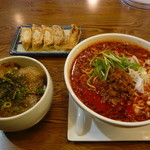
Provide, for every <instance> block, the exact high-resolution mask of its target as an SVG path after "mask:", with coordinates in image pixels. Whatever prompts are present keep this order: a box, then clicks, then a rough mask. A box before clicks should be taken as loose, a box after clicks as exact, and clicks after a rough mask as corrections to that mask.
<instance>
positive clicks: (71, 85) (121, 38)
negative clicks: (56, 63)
mask: <svg viewBox="0 0 150 150" xmlns="http://www.w3.org/2000/svg"><path fill="white" fill-rule="evenodd" d="M110 41H111V42H112V41H113V42H119V43H122V42H123V43H128V44H129V45H130V44H132V45H137V46H139V47H141V48H143V49H146V50H148V51H149V47H150V43H149V42H147V41H145V40H143V39H140V38H138V37H134V36H131V35H126V34H117V33H108V34H101V35H96V36H93V37H90V38H88V39H86V40H84V41H82V42H81V43H79V44H78V45H77V46H76V47H75V48H74V49H73V50H72V51H71V52H70V54H69V55H68V57H67V59H66V62H65V68H64V76H65V82H66V85H67V88H68V90H69V93H70V94H71V95H72V97H73V100H74V101H75V102H76V103H77V104H78V105H79V107H81V108H82V109H83V110H84V111H86V112H88V113H89V114H90V115H91V116H92V118H93V117H94V118H97V119H100V120H103V121H106V122H109V123H112V124H116V125H122V126H141V125H146V124H149V123H150V120H149V101H148V98H147V102H146V105H147V108H146V111H147V115H146V116H148V117H147V118H146V119H144V117H143V116H142V118H140V117H139V118H133V119H131V118H132V117H133V116H132V115H133V114H132V113H133V112H130V115H129V116H127V117H129V118H130V119H129V120H128V119H124V120H123V119H120V118H113V115H112V117H109V115H110V114H111V113H113V111H114V110H119V109H120V111H118V112H117V111H116V114H117V113H118V115H119V114H120V113H121V111H122V110H121V108H119V107H118V104H119V105H122V106H124V105H125V104H126V106H132V107H133V101H135V100H134V96H135V95H134V94H133V93H132V92H129V91H130V90H131V89H135V91H137V93H142V92H143V91H142V88H141V87H140V88H139V89H138V86H139V85H141V82H140V81H139V80H138V81H139V82H136V80H134V82H133V83H132V82H131V81H130V80H129V81H127V83H123V84H119V85H118V86H120V89H121V88H122V87H125V88H126V87H127V86H126V84H127V85H129V86H128V87H127V88H129V89H128V90H127V91H126V90H124V88H122V90H121V92H122V93H123V94H122V95H124V96H122V95H118V94H116V93H114V91H113V92H112V95H111V94H109V93H110V89H109V88H108V87H109V85H106V86H104V88H103V89H102V90H103V92H102V93H103V94H101V95H100V97H102V99H103V100H104V99H105V98H106V99H105V100H104V101H103V102H100V103H98V102H95V104H94V105H95V106H94V108H91V107H89V105H87V103H85V101H86V99H88V97H89V95H90V94H89V93H90V92H91V91H92V92H93V91H94V90H92V87H89V88H88V86H93V81H94V80H96V81H98V79H97V78H98V77H95V75H94V76H93V71H91V73H90V71H89V70H88V71H87V70H86V71H87V72H88V73H89V74H90V75H91V76H92V77H90V75H88V78H86V79H84V78H82V80H81V83H82V82H83V84H84V80H85V81H87V80H88V81H89V82H88V83H87V82H86V83H87V84H89V85H88V86H87V85H86V86H85V89H82V88H83V87H82V84H81V83H80V85H79V86H78V87H75V86H76V80H80V79H79V78H80V75H79V76H76V77H77V78H76V79H75V80H74V81H73V80H72V78H74V76H72V70H75V68H76V66H75V65H74V64H75V63H74V62H75V59H77V58H78V57H79V55H80V56H81V55H82V54H83V53H84V50H85V49H86V48H87V47H90V46H91V45H93V44H95V43H99V42H100V43H103V42H110ZM107 48H108V47H107ZM107 48H106V49H103V50H108V49H110V48H108V49H107ZM101 51H102V50H101ZM112 51H114V50H111V52H112ZM85 53H86V52H85ZM132 53H133V54H134V52H132ZM137 53H138V52H137ZM111 54H112V53H109V52H108V53H107V52H106V53H105V54H104V55H107V56H108V57H110V56H109V55H111ZM101 55H102V54H100V55H99V54H98V55H97V54H96V56H94V57H93V56H91V58H92V59H93V58H94V59H95V58H96V59H99V57H101ZM118 55H119V59H120V60H121V61H122V59H123V61H124V54H123V55H122V54H121V53H120V52H119V54H118ZM135 56H136V54H135ZM147 56H149V54H147ZM81 57H83V58H84V57H86V56H84V55H82V56H81ZM81 57H80V58H81ZM117 58H118V56H117ZM105 59H106V58H105ZM127 59H128V58H127ZM133 59H134V62H133V61H132V60H128V61H130V62H131V64H130V63H129V66H125V67H127V70H128V71H127V72H129V70H130V71H131V72H132V69H133V70H134V71H135V72H136V71H137V70H138V66H136V65H135V64H136V61H137V59H136V58H133ZM92 61H93V60H92ZM110 61H111V60H108V62H107V64H108V63H109V62H110ZM89 62H90V61H89ZM105 62H106V60H105ZM83 63H84V62H83ZM90 63H91V62H90ZM113 63H115V62H113ZM125 63H126V64H127V63H128V62H125ZM147 63H148V62H147ZM76 64H77V62H76ZM91 64H92V63H91ZM91 64H90V65H91ZM73 65H74V66H73ZM82 65H83V64H82ZM82 65H81V66H82ZM100 65H101V63H100ZM134 65H135V66H134ZM72 66H73V67H72ZM93 66H96V65H93ZM101 66H102V65H101ZM130 66H132V67H133V68H132V67H131V68H130ZM139 66H141V65H140V64H139ZM136 67H137V68H136ZM79 68H80V67H79ZM81 68H82V67H81ZM110 68H112V66H111V65H110ZM115 68H116V67H115ZM142 68H144V67H142ZM82 69H83V68H82ZM108 70H109V69H108ZM108 70H107V69H106V70H105V71H104V70H103V71H104V72H105V73H106V72H107V71H108ZM113 70H114V69H113ZM86 71H85V70H83V72H86ZM134 71H133V72H134ZM74 72H75V73H76V74H78V70H75V71H74ZM79 72H81V70H80V71H79ZM110 72H111V71H110ZM110 72H109V74H110ZM114 72H115V71H114ZM133 72H132V73H133ZM135 72H134V73H135ZM88 73H87V74H88ZM107 73H108V72H107ZM107 73H106V74H107ZM107 75H108V74H107ZM81 76H82V75H81ZM101 76H102V75H101ZM113 76H116V75H114V74H113V73H112V76H111V77H110V76H109V75H108V76H107V77H106V78H108V79H109V82H112V83H113V80H115V78H114V79H113ZM120 76H121V77H122V78H126V80H128V76H124V73H122V71H121V75H120ZM89 78H90V79H89ZM104 78H105V77H104ZM106 78H105V80H107V79H106ZM110 78H111V79H112V81H111V80H110ZM103 80H104V79H103ZM126 80H125V81H126ZM142 82H144V81H142ZM116 84H118V83H116ZM102 85H103V84H101V85H99V87H100V88H101V87H102ZM121 85H122V87H121ZM111 86H112V87H111ZM111 86H110V88H113V89H114V84H112V85H111ZM115 86H116V85H115ZM90 88H91V90H89V91H88V90H87V94H86V92H85V90H86V89H90ZM136 88H137V89H136ZM78 89H79V90H78ZM80 89H81V90H80ZM96 89H97V87H96ZM117 90H119V89H118V87H117V88H116V91H117ZM138 90H139V91H138ZM140 90H141V91H140ZM78 91H80V92H79V94H78ZM81 95H82V96H83V97H84V99H82V96H81ZM107 95H110V96H107ZM113 95H115V96H116V99H117V96H118V97H123V98H122V99H121V102H120V101H119V100H117V102H116V99H115V100H113V98H112V97H113ZM131 97H132V98H131ZM93 99H95V100H97V99H98V97H97V95H96V98H94V96H93V95H91V98H90V100H91V101H94V100H93ZM124 99H126V101H123V100H124ZM128 99H129V101H128ZM99 101H100V100H99ZM105 101H106V103H108V104H110V105H112V107H114V108H115V109H114V110H112V111H111V108H109V107H108V108H107V109H104V110H102V109H101V108H100V110H98V111H95V110H96V105H101V104H105ZM131 103H132V105H131ZM92 105H93V104H92ZM142 105H143V104H142ZM139 107H141V105H140V106H138V107H136V106H135V104H134V111H136V109H138V108H139ZM103 108H104V106H103ZM128 109H129V108H128ZM102 111H103V113H104V112H106V113H107V112H109V111H110V113H108V116H107V115H104V114H103V113H101V112H102ZM123 111H126V110H123ZM137 111H138V110H137ZM144 111H145V110H144ZM126 113H127V112H123V114H121V115H124V114H126ZM134 113H135V112H134ZM116 114H115V115H116ZM121 115H120V116H121Z"/></svg>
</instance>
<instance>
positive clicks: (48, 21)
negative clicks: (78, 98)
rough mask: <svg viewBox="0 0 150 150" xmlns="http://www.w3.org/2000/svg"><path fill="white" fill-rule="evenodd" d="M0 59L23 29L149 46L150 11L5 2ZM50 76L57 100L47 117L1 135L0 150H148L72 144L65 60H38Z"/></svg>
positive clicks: (135, 145)
mask: <svg viewBox="0 0 150 150" xmlns="http://www.w3.org/2000/svg"><path fill="white" fill-rule="evenodd" d="M0 2H1V5H0V58H4V57H7V56H10V55H9V50H10V47H11V44H12V41H13V38H14V35H15V33H16V29H17V27H18V26H20V25H31V24H33V23H35V24H45V25H53V24H58V25H70V24H72V23H75V24H77V25H80V26H82V38H83V39H86V38H88V37H90V36H93V35H97V34H102V33H126V34H130V35H134V36H137V37H140V38H143V39H145V40H147V41H150V11H142V10H138V9H135V8H131V7H129V6H126V5H124V4H122V3H121V1H120V0H1V1H0ZM35 58H36V59H37V60H39V61H40V62H42V63H43V64H44V65H45V66H46V68H47V69H48V71H49V72H50V74H51V76H52V79H53V83H54V97H53V103H52V106H51V108H50V110H49V112H48V113H47V115H46V116H45V117H44V118H43V119H42V120H41V121H40V122H39V123H38V124H37V125H35V126H33V127H32V128H30V129H27V130H25V131H20V132H12V133H7V132H3V131H0V150H59V149H60V150H84V149H85V150H90V149H93V150H148V149H150V143H149V142H145V141H135V142H70V141H68V140H67V121H68V120H67V117H68V91H67V88H66V85H65V82H64V75H63V73H64V72H63V71H64V63H65V60H66V57H59V58H54V57H35ZM135 136H136V135H135Z"/></svg>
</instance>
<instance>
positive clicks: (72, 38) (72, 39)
mask: <svg viewBox="0 0 150 150" xmlns="http://www.w3.org/2000/svg"><path fill="white" fill-rule="evenodd" d="M71 26H72V29H71V31H70V34H69V37H68V44H67V47H68V48H69V49H72V48H73V47H74V46H75V45H76V44H77V43H78V41H79V38H80V35H81V33H80V30H79V28H78V26H77V25H75V24H72V25H71Z"/></svg>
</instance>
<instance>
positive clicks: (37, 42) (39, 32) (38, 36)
mask: <svg viewBox="0 0 150 150" xmlns="http://www.w3.org/2000/svg"><path fill="white" fill-rule="evenodd" d="M43 36H44V33H43V28H42V27H39V26H37V25H35V24H33V25H32V49H33V50H37V49H38V48H39V47H40V46H41V45H42V44H43Z"/></svg>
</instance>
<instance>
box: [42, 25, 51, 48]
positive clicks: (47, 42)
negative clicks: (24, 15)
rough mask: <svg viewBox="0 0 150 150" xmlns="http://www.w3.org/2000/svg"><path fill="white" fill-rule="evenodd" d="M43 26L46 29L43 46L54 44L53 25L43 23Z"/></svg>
mask: <svg viewBox="0 0 150 150" xmlns="http://www.w3.org/2000/svg"><path fill="white" fill-rule="evenodd" d="M42 28H43V30H44V37H43V39H44V41H43V42H44V43H43V47H47V46H51V45H53V44H54V37H53V31H52V27H48V26H46V25H42Z"/></svg>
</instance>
